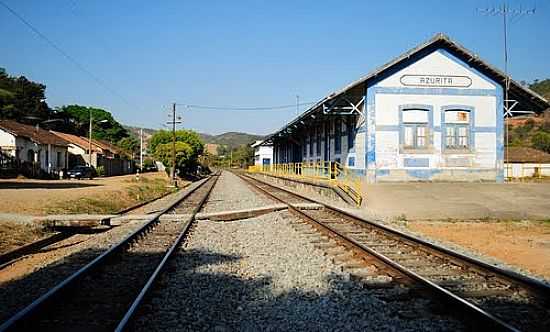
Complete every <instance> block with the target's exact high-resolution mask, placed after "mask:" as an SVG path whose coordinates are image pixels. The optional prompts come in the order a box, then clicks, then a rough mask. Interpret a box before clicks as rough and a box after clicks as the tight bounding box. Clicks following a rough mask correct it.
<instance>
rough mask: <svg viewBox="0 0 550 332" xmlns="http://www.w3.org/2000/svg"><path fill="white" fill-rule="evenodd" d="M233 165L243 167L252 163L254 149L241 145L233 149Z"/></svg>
mask: <svg viewBox="0 0 550 332" xmlns="http://www.w3.org/2000/svg"><path fill="white" fill-rule="evenodd" d="M232 159H233V164H237V165H239V166H240V167H245V166H247V165H250V164H251V163H253V159H254V149H253V148H251V147H250V146H249V145H241V146H239V147H237V148H235V149H233V158H232Z"/></svg>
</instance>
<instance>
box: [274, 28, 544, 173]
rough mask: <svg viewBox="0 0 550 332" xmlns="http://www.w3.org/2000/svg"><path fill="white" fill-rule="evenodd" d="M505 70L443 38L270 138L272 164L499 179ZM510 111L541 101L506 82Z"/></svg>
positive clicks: (537, 106) (530, 108)
mask: <svg viewBox="0 0 550 332" xmlns="http://www.w3.org/2000/svg"><path fill="white" fill-rule="evenodd" d="M505 81H506V75H505V74H504V73H503V72H501V71H500V70H498V69H496V68H495V67H493V66H491V65H489V64H488V63H487V62H485V61H483V60H481V59H480V58H479V57H478V56H477V55H476V54H475V53H473V52H471V51H469V50H467V49H466V48H464V47H463V46H461V45H459V44H458V43H456V42H455V41H453V40H451V39H450V38H449V37H447V36H446V35H443V34H437V35H435V36H434V37H433V38H431V39H430V40H428V41H427V42H425V43H423V44H421V45H419V46H417V47H416V48H414V49H412V50H410V51H408V52H406V53H404V54H403V55H401V56H399V57H397V58H395V59H394V60H392V61H390V62H389V63H387V64H385V65H383V66H382V67H380V68H378V69H376V70H374V71H373V72H371V73H369V74H368V75H366V76H364V77H363V78H360V79H359V80H357V81H355V82H352V83H351V84H349V85H347V86H346V87H344V88H343V89H340V90H338V91H336V92H333V93H331V94H330V95H328V96H326V97H324V98H322V99H321V100H320V101H318V102H317V103H316V104H314V105H313V106H312V107H310V108H309V109H307V110H306V111H305V112H304V113H302V114H301V115H299V116H298V117H296V118H295V119H293V120H292V121H290V122H289V123H287V124H286V125H285V126H284V127H283V128H281V129H280V130H278V131H276V132H275V133H273V134H271V135H270V136H268V138H267V139H266V140H265V142H264V144H273V149H274V150H273V159H274V164H286V163H316V162H317V163H319V162H323V161H324V162H331V163H334V164H335V165H341V167H346V168H348V169H350V170H352V171H353V173H355V174H357V175H360V176H362V177H363V179H364V181H366V182H367V183H374V182H383V181H492V182H495V181H496V182H502V181H503V180H504V139H505V132H504V131H505V128H504V117H505V101H506V100H505V98H506V97H505V89H504V87H505ZM508 82H509V89H508V99H507V101H508V102H507V103H506V104H507V105H508V109H511V108H512V107H513V111H514V112H515V113H516V114H517V113H535V114H539V113H542V112H544V111H545V110H546V109H548V108H549V107H550V105H549V104H548V102H547V101H546V100H545V99H544V98H542V97H541V96H539V95H537V94H536V93H534V92H533V91H531V90H529V89H527V88H526V87H524V86H522V85H521V84H519V83H517V82H515V81H513V80H511V79H509V80H508Z"/></svg>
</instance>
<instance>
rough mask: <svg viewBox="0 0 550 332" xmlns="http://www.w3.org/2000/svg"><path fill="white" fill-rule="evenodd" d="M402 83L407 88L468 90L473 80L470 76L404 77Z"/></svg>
mask: <svg viewBox="0 0 550 332" xmlns="http://www.w3.org/2000/svg"><path fill="white" fill-rule="evenodd" d="M400 81H401V84H403V85H406V86H427V87H442V88H450V87H453V88H467V87H469V86H470V85H472V79H471V78H469V77H468V76H453V75H403V76H401V78H400Z"/></svg>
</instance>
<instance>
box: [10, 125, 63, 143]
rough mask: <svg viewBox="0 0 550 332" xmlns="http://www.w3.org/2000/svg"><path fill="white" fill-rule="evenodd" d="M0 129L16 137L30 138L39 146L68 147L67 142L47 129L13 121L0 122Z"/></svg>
mask: <svg viewBox="0 0 550 332" xmlns="http://www.w3.org/2000/svg"><path fill="white" fill-rule="evenodd" d="M0 129H3V130H4V131H6V132H8V133H10V134H12V135H14V136H19V137H25V138H28V139H30V140H31V141H33V142H36V143H38V144H51V145H57V146H67V145H68V143H67V141H66V140H64V139H63V138H61V137H59V136H56V135H54V134H52V133H51V132H49V131H47V130H45V129H41V128H37V127H34V126H30V125H26V124H22V123H19V122H16V121H13V120H0Z"/></svg>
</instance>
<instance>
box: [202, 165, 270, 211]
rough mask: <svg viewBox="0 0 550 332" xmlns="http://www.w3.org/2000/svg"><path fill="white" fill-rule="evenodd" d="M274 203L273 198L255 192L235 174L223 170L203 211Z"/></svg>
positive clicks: (245, 207) (253, 206)
mask: <svg viewBox="0 0 550 332" xmlns="http://www.w3.org/2000/svg"><path fill="white" fill-rule="evenodd" d="M272 204H274V202H273V201H272V200H270V199H268V198H265V197H264V196H259V195H258V194H256V193H255V192H253V191H252V190H251V189H250V188H249V187H248V186H247V185H246V184H245V183H244V181H243V180H241V179H239V177H237V176H236V175H235V174H233V173H230V172H222V174H221V176H220V178H219V179H218V182H217V183H216V186H215V187H214V189H213V190H212V193H211V194H210V197H209V198H208V201H207V202H206V205H205V206H204V207H203V209H202V210H201V212H221V211H230V210H242V209H249V208H256V207H262V206H265V205H272Z"/></svg>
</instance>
